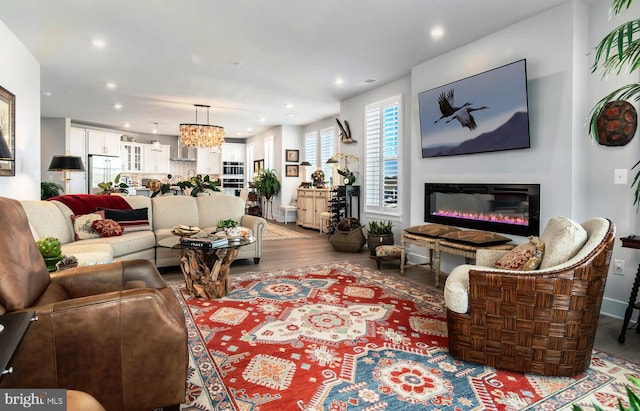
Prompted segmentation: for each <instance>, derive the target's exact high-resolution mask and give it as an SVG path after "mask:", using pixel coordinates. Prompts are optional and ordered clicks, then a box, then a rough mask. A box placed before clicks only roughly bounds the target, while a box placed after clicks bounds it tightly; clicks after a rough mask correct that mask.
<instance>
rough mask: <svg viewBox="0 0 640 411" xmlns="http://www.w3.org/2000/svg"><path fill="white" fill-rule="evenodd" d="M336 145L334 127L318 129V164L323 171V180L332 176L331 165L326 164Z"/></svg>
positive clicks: (327, 179) (328, 179)
mask: <svg viewBox="0 0 640 411" xmlns="http://www.w3.org/2000/svg"><path fill="white" fill-rule="evenodd" d="M335 147H336V131H335V128H334V127H331V128H325V129H322V130H320V164H321V165H322V171H323V172H324V178H325V181H331V180H330V179H331V178H333V167H332V166H331V164H327V160H329V159H330V158H331V157H332V156H333V155H334V154H335V151H336V149H335Z"/></svg>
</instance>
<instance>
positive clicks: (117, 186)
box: [96, 174, 129, 194]
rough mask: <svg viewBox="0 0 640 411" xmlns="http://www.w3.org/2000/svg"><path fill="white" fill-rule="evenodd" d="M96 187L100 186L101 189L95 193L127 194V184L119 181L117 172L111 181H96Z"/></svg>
mask: <svg viewBox="0 0 640 411" xmlns="http://www.w3.org/2000/svg"><path fill="white" fill-rule="evenodd" d="M98 187H100V188H101V189H102V191H99V192H97V193H96V194H111V193H122V194H129V185H128V184H127V183H125V182H121V181H120V174H118V175H117V176H116V177H115V178H114V179H113V181H103V182H102V183H98Z"/></svg>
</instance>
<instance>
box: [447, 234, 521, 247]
mask: <svg viewBox="0 0 640 411" xmlns="http://www.w3.org/2000/svg"><path fill="white" fill-rule="evenodd" d="M440 238H445V239H447V240H451V241H457V242H460V243H465V244H471V245H476V246H490V245H497V244H504V243H508V242H509V241H511V239H510V238H509V237H505V236H502V235H500V234H496V233H491V232H489V231H479V230H460V231H453V232H450V233H446V234H442V235H441V236H440Z"/></svg>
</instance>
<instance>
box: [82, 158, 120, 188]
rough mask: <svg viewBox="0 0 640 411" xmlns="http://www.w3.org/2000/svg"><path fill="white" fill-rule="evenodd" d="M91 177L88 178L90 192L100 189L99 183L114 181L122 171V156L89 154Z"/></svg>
mask: <svg viewBox="0 0 640 411" xmlns="http://www.w3.org/2000/svg"><path fill="white" fill-rule="evenodd" d="M88 169H89V178H88V179H87V182H88V184H87V185H88V186H89V194H93V193H95V192H97V191H100V190H101V188H99V187H98V184H99V183H102V182H106V181H113V179H114V178H116V176H117V175H118V174H120V172H121V171H122V162H121V160H120V157H111V156H97V155H94V154H89V168H88Z"/></svg>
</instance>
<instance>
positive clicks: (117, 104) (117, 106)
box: [113, 103, 122, 110]
mask: <svg viewBox="0 0 640 411" xmlns="http://www.w3.org/2000/svg"><path fill="white" fill-rule="evenodd" d="M113 108H115V109H116V110H121V109H122V104H120V103H116V104H114V105H113Z"/></svg>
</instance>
